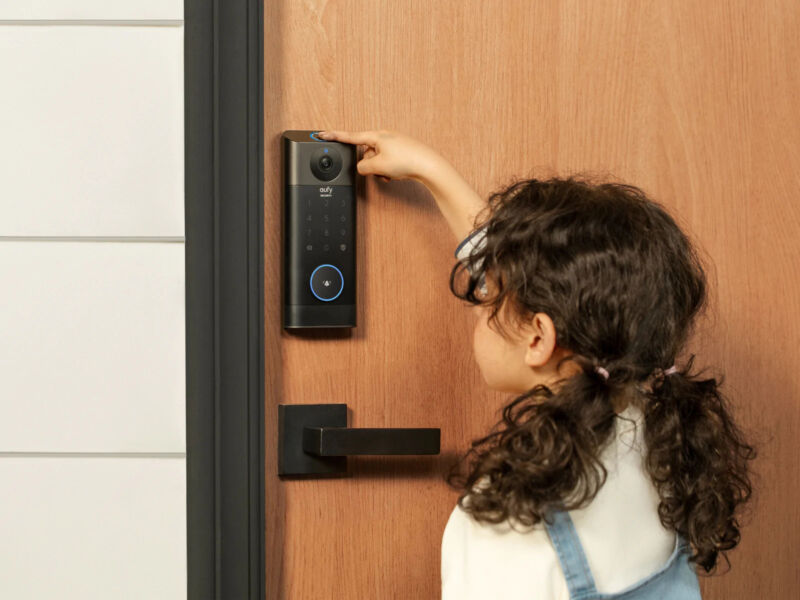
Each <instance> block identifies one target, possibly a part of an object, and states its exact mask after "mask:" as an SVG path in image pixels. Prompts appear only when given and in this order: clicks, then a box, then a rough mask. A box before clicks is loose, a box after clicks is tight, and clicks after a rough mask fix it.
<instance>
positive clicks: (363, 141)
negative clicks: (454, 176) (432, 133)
mask: <svg viewBox="0 0 800 600" xmlns="http://www.w3.org/2000/svg"><path fill="white" fill-rule="evenodd" d="M317 137H319V138H321V139H324V140H330V141H336V142H344V143H345V144H360V145H365V146H366V147H367V149H366V151H365V152H364V155H363V157H362V159H361V160H360V161H359V162H358V164H357V165H356V169H357V170H358V172H359V173H360V174H361V175H376V176H378V177H380V178H381V179H382V180H384V181H390V180H392V179H416V180H421V178H422V176H423V174H424V173H425V172H426V170H427V169H428V168H429V167H430V165H431V164H432V163H433V162H435V160H436V159H437V158H440V157H439V155H438V154H437V153H436V152H435V151H434V150H433V149H431V148H430V147H429V146H426V145H425V144H423V143H422V142H420V141H418V140H415V139H414V138H411V137H409V136H407V135H403V134H401V133H397V132H396V131H387V130H385V129H381V130H379V131H358V132H349V131H320V132H318V133H317Z"/></svg>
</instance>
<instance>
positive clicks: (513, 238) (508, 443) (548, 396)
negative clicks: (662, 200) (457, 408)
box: [446, 176, 756, 573]
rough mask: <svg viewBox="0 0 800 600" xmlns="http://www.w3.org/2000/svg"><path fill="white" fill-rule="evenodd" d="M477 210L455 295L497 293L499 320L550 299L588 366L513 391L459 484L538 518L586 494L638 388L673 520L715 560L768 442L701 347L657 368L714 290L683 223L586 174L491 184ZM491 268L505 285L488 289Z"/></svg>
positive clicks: (475, 506) (477, 299)
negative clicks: (668, 371)
mask: <svg viewBox="0 0 800 600" xmlns="http://www.w3.org/2000/svg"><path fill="white" fill-rule="evenodd" d="M486 212H488V217H486V218H483V217H484V213H486ZM475 222H476V224H477V223H478V222H482V223H483V224H485V226H486V233H485V241H484V242H483V244H478V245H476V246H475V247H473V249H472V252H471V254H470V255H469V256H468V257H467V258H465V259H463V260H461V261H459V262H457V263H456V265H455V266H454V267H453V270H452V271H451V273H450V289H451V291H452V292H453V294H455V295H456V296H457V297H459V298H461V299H463V300H466V301H467V302H469V303H471V304H478V305H483V306H488V307H491V315H490V317H489V321H490V323H494V324H496V325H498V326H499V329H500V331H501V333H502V331H503V326H502V323H500V322H499V320H498V319H497V313H498V311H499V310H500V309H501V307H503V306H504V303H505V302H506V301H508V303H507V305H508V306H510V307H512V309H513V310H511V311H510V314H511V316H512V317H513V318H515V319H518V322H519V323H522V322H524V321H525V320H527V319H529V318H530V317H532V315H533V314H535V313H537V312H544V313H546V314H547V315H549V316H550V318H551V319H552V321H553V323H554V325H555V329H556V339H557V344H558V345H559V346H560V347H562V348H565V349H567V350H570V351H571V352H572V353H573V354H572V355H571V356H568V357H566V358H565V359H563V360H571V361H574V362H575V363H577V364H578V365H579V366H580V367H581V368H582V369H581V371H579V372H578V374H576V375H573V376H572V377H568V378H567V379H564V380H562V381H561V382H559V383H560V385H559V386H557V387H556V386H553V387H555V388H556V389H555V390H551V389H550V388H548V387H546V386H544V385H538V386H536V387H535V388H533V389H531V390H528V391H526V392H525V393H524V394H522V395H521V396H519V397H517V398H515V399H514V400H513V401H511V402H510V403H509V404H508V405H506V406H505V408H504V409H503V412H502V415H503V416H502V420H501V421H500V422H498V424H497V425H495V427H494V428H493V429H492V432H491V433H489V435H487V436H486V437H483V438H481V439H478V440H475V441H473V442H472V445H471V448H470V450H468V451H467V452H466V453H465V454H464V455H463V456H462V457H461V459H460V460H459V461H458V463H456V464H455V465H453V468H452V469H451V470H450V472H449V473H448V475H447V476H446V481H447V483H448V484H449V485H450V486H451V487H454V488H456V489H458V490H459V491H460V492H461V496H460V497H459V499H458V504H459V506H461V508H462V509H464V510H465V511H466V512H468V513H470V514H472V516H473V517H474V518H475V519H476V520H478V521H484V522H489V523H500V522H502V521H504V520H506V519H507V518H509V517H511V518H514V519H516V520H517V521H519V522H520V523H522V524H523V525H529V526H532V525H534V524H536V523H537V522H539V521H540V520H541V519H542V518H543V516H544V515H545V514H546V513H547V512H548V511H549V510H551V509H555V508H561V509H565V510H571V509H574V508H579V507H582V506H585V505H586V504H588V503H589V502H590V501H591V500H592V499H593V498H594V496H595V495H596V494H597V492H598V490H599V489H600V487H601V486H602V485H603V484H604V482H605V479H606V469H605V467H604V466H603V464H602V462H601V460H600V453H601V451H602V449H603V448H604V446H605V444H606V442H607V441H608V440H609V438H610V436H611V434H612V433H613V431H614V424H615V417H616V412H615V409H614V406H615V405H614V402H615V401H616V399H617V398H618V397H621V396H627V397H628V398H632V399H633V402H634V403H635V404H636V405H637V406H639V407H640V408H641V410H642V413H643V420H644V429H645V431H644V441H645V443H646V445H647V450H646V452H647V456H646V466H647V470H648V472H649V475H650V477H651V479H652V481H653V483H654V485H655V487H656V489H657V490H658V494H659V497H660V504H659V508H658V510H659V516H660V519H661V522H662V523H663V525H664V526H665V527H667V528H669V529H672V530H674V531H676V532H678V533H680V534H681V535H682V536H683V537H684V538H685V539H687V540H688V541H689V542H690V544H691V546H692V550H693V552H692V556H691V560H692V561H694V562H695V563H696V564H698V565H700V566H701V567H703V569H705V571H706V572H707V573H711V572H712V571H713V570H714V568H715V566H716V564H717V558H718V555H719V554H720V553H722V556H723V557H725V558H726V559H727V556H726V555H725V553H726V551H728V550H730V549H732V548H734V547H735V546H736V545H737V544H738V543H739V539H740V532H739V526H740V525H739V514H740V508H741V505H742V504H743V503H744V502H746V501H747V500H748V499H749V498H750V496H751V491H752V488H751V483H750V473H749V465H748V461H750V460H752V459H753V458H755V455H756V453H755V450H754V448H753V447H752V446H751V445H749V444H748V443H747V441H746V440H745V437H744V435H743V433H742V432H741V430H740V429H739V428H738V427H737V425H736V424H735V422H734V420H733V418H732V416H731V413H730V409H729V407H728V402H727V400H726V398H725V397H724V396H723V395H722V394H721V393H720V389H719V386H720V385H721V384H722V379H720V380H719V381H717V379H714V378H711V377H708V378H703V377H701V374H702V373H697V372H696V373H692V372H691V369H692V364H693V362H694V355H692V356H691V357H690V358H689V360H688V362H687V364H686V365H685V366H684V367H682V368H679V369H678V372H677V373H675V374H673V375H670V376H668V377H665V376H663V374H662V372H661V371H660V370H661V369H664V368H666V367H667V366H669V365H672V364H673V363H674V361H675V359H676V356H677V354H678V352H679V351H680V350H681V348H682V347H683V345H684V343H685V342H686V340H687V338H688V336H689V334H690V332H691V327H692V324H693V322H694V320H695V317H696V316H697V315H698V314H699V313H700V311H701V308H704V304H705V300H706V278H705V273H704V270H703V268H702V265H701V263H700V260H699V258H698V255H697V253H696V251H695V249H694V248H693V247H692V244H691V243H690V241H689V239H688V238H687V236H686V235H685V234H684V233H683V232H682V231H681V229H680V228H679V227H678V225H677V224H676V223H675V221H674V220H673V219H672V217H671V216H670V215H669V214H668V213H667V212H666V210H665V209H664V208H663V207H662V206H661V205H660V204H658V203H657V202H654V201H652V200H650V199H648V198H647V197H646V196H645V194H644V192H642V190H640V189H639V188H637V187H634V186H632V185H626V184H622V183H602V184H592V183H590V182H589V181H588V180H587V179H585V178H582V179H579V178H575V177H574V176H571V177H568V178H565V179H559V178H552V179H549V180H546V181H538V180H536V179H522V180H518V181H516V182H515V183H512V184H510V185H508V186H507V187H505V188H504V189H501V190H500V191H498V192H495V193H493V194H491V196H490V197H489V201H488V205H487V208H486V210H485V211H484V212H483V213H481V215H478V216H477V217H476V219H475ZM465 271H466V272H467V273H468V280H467V282H466V288H465V289H464V290H463V291H459V290H458V289H456V281H457V280H459V277H458V276H459V274H460V273H463V272H465ZM487 273H488V274H490V275H491V277H492V279H491V280H492V282H493V293H492V294H491V295H489V294H486V293H484V294H480V295H476V290H477V289H478V288H479V287H480V286H481V285H482V283H484V282H485V281H486V280H485V275H486V274H487ZM485 289H486V288H483V290H484V292H485ZM504 312H505V311H504ZM600 365H602V366H603V368H605V369H606V370H607V372H608V373H609V377H608V379H607V380H606V379H605V378H603V377H602V376H601V375H600V374H598V373H597V372H596V371H595V367H598V366H600ZM470 456H472V460H471V461H470V464H469V468H468V472H467V473H466V474H462V473H461V472H460V466H461V464H462V462H463V461H464V460H465V459H467V458H468V457H470ZM480 482H488V483H487V485H486V486H484V487H480V486H477V485H476V484H479V483H480ZM467 498H469V502H465V499H467Z"/></svg>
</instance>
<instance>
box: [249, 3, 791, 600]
mask: <svg viewBox="0 0 800 600" xmlns="http://www.w3.org/2000/svg"><path fill="white" fill-rule="evenodd" d="M264 12H265V24H264V26H265V36H264V38H265V127H266V131H265V147H266V151H265V160H266V168H265V174H266V190H265V194H264V196H265V203H266V206H265V211H264V212H265V229H264V231H265V239H266V247H265V253H266V260H265V263H266V274H265V281H266V282H267V285H266V286H265V287H266V291H265V301H266V306H265V311H266V318H265V323H266V345H267V347H266V379H267V380H266V390H267V395H266V402H267V406H266V411H265V412H266V424H265V426H266V439H267V446H266V464H267V473H266V494H267V506H266V513H267V519H266V544H267V546H266V547H267V555H266V561H267V564H266V572H267V582H266V583H267V597H268V598H290V599H306V598H331V599H349V598H381V599H382V598H437V597H438V596H439V590H440V573H439V565H440V543H441V536H442V532H443V529H444V526H445V523H446V521H447V518H448V516H449V514H450V512H451V510H452V508H453V506H454V503H455V500H456V493H455V492H454V491H452V490H449V489H448V488H447V486H446V484H445V483H444V481H443V475H444V473H445V472H446V469H447V467H449V465H450V464H451V462H452V461H453V460H455V458H456V457H457V455H458V454H459V453H461V452H462V451H463V450H465V449H466V448H467V447H468V444H469V441H470V440H472V439H474V438H476V437H478V436H480V435H482V434H483V433H485V432H486V430H488V428H489V427H490V426H491V425H492V424H493V423H494V422H495V421H496V420H497V419H498V418H499V410H500V409H501V407H502V406H503V404H504V403H505V402H506V401H507V400H508V399H509V398H507V397H505V396H504V395H502V394H498V393H494V392H491V391H489V390H487V389H486V387H485V385H484V384H483V381H482V379H481V376H480V373H479V371H478V369H477V366H476V365H475V364H474V361H473V358H472V345H471V344H472V327H473V323H472V317H471V315H470V313H469V312H468V311H467V309H466V308H465V307H464V306H463V305H462V304H461V303H460V301H458V300H457V299H456V298H454V297H452V296H450V295H449V290H448V285H447V277H448V274H449V271H450V268H451V266H452V264H453V261H454V257H453V251H454V248H455V246H456V243H457V241H458V240H456V239H454V238H453V237H452V235H451V234H450V233H449V229H448V227H447V225H446V223H445V221H444V219H443V218H442V217H441V216H440V215H439V213H438V211H437V209H436V207H435V205H434V203H433V200H432V198H431V196H430V195H429V194H428V193H427V190H425V188H424V187H421V186H420V185H418V184H416V183H412V182H408V181H405V182H397V181H395V182H390V183H383V182H378V181H376V180H375V179H374V178H372V177H370V178H368V179H366V180H363V179H362V180H361V181H360V184H361V186H360V189H359V198H358V221H357V226H358V244H357V261H358V273H359V281H358V291H357V301H358V327H357V328H356V329H354V330H352V331H348V332H341V331H325V332H317V333H311V334H305V335H297V334H292V335H289V334H287V333H285V332H283V331H282V329H281V327H280V299H281V296H280V285H279V282H280V256H281V254H280V251H281V250H280V231H281V222H280V219H279V215H280V208H279V206H280V189H279V184H278V183H277V182H278V181H280V173H279V164H280V160H279V151H280V149H279V144H278V140H279V137H280V133H281V132H282V131H283V130H285V129H322V128H329V129H349V130H361V129H378V128H386V129H396V130H399V131H402V132H405V133H408V134H410V135H413V136H416V137H418V138H420V139H422V140H424V141H425V142H427V143H429V144H430V145H432V146H433V147H435V148H437V149H438V150H439V151H440V152H441V153H442V154H443V155H444V156H446V157H447V158H448V159H449V160H450V161H451V162H452V163H453V164H454V165H455V166H456V167H457V168H458V169H459V170H460V171H461V172H462V173H464V174H465V176H466V177H467V179H468V180H470V181H471V182H472V183H473V184H474V186H475V188H476V189H477V190H478V192H479V193H481V194H482V195H483V196H484V197H485V196H486V195H488V193H489V192H490V191H491V190H493V189H495V188H496V187H498V186H500V185H501V184H503V183H506V182H508V181H509V180H510V179H511V178H514V177H522V176H532V175H537V176H543V175H547V174H553V173H557V174H566V173H570V172H575V171H591V172H595V173H597V172H601V173H608V174H609V177H610V178H615V179H620V180H623V181H626V182H629V183H633V184H636V185H639V186H641V187H643V188H644V189H645V191H647V192H648V193H650V194H651V195H652V196H653V197H654V198H656V199H657V200H660V201H662V202H663V203H665V204H666V205H667V206H668V207H669V208H670V209H672V210H673V212H674V213H676V214H677V215H678V216H679V219H680V220H681V222H682V223H683V225H684V226H685V228H686V229H687V230H688V231H689V232H690V233H691V234H692V235H693V236H694V238H695V239H696V240H697V241H698V243H699V244H700V246H701V247H702V248H703V250H704V251H705V253H706V254H707V255H708V256H709V257H710V259H711V260H712V261H713V263H714V264H715V265H716V267H715V269H714V270H713V271H712V272H711V273H710V275H711V284H712V298H711V299H712V311H711V313H710V314H709V316H710V317H711V318H710V319H707V320H706V321H704V323H703V325H702V327H701V328H700V330H699V331H698V334H697V335H696V336H695V338H694V341H693V342H692V350H694V351H696V352H698V353H699V359H698V362H699V363H700V364H707V365H709V366H712V367H715V368H716V371H715V372H717V373H719V372H725V373H726V374H727V379H726V384H725V385H726V387H725V388H724V389H727V391H728V393H729V395H730V396H731V397H732V398H734V399H735V401H736V402H737V403H738V405H739V406H740V407H741V409H740V415H741V418H742V420H743V421H744V423H745V425H746V426H747V427H748V428H749V429H751V430H753V431H755V432H756V433H757V434H758V435H759V438H758V439H759V441H760V442H761V458H760V459H759V460H758V465H757V467H758V470H759V476H760V479H759V480H758V482H757V498H756V503H755V504H754V508H753V512H752V515H751V516H750V518H749V519H748V520H747V521H746V525H745V527H744V529H743V536H742V543H741V545H740V547H739V548H737V549H736V550H735V551H734V552H733V553H732V554H731V560H732V565H733V568H732V571H731V572H730V573H729V574H727V575H724V576H722V577H715V578H711V579H703V580H702V587H703V591H704V597H705V598H710V599H722V598H726V599H751V598H779V597H795V596H796V595H797V594H798V593H800V592H799V591H800V570H798V569H797V567H796V559H795V557H794V550H796V549H797V548H798V547H800V514H798V509H797V508H796V505H797V503H796V498H797V497H798V495H799V493H800V484H798V443H797V441H796V432H797V431H798V429H799V428H800V402H798V384H797V383H796V382H795V381H794V377H793V373H794V372H795V371H796V366H797V364H798V362H800V345H798V342H800V322H799V321H798V317H797V315H798V314H800V293H799V292H800V283H799V282H798V266H797V265H798V261H797V256H798V255H800V236H798V235H797V234H798V233H799V232H800V229H798V225H799V224H800V208H799V207H800V203H798V201H797V197H798V189H800V177H799V176H798V174H799V173H800V143H799V142H800V128H798V123H799V122H800V109H798V107H799V106H800V103H798V98H800V70H798V68H797V67H798V64H800V44H799V43H798V40H800V4H798V3H797V2H794V1H793V0H773V1H767V2H758V3H755V2H748V1H746V0H740V1H737V2H727V1H726V2H689V1H686V2H683V1H674V2H673V1H670V2H663V1H662V2H659V1H655V0H653V1H650V2H626V1H624V0H610V1H607V2H596V1H594V0H585V1H580V2H576V1H570V2H531V1H529V0H521V1H510V0H505V1H503V2H500V1H497V2H494V1H488V0H487V1H479V0H436V1H434V0H430V1H428V2H424V1H419V0H416V1H413V0H386V1H382V2H370V1H360V2H358V1H347V2H346V1H342V2H326V1H312V0H307V1H304V2H297V1H290V0H268V1H267V2H266V3H265V11H264ZM321 402H343V403H347V404H348V406H349V408H350V409H351V421H350V426H352V427H441V430H442V438H441V440H442V454H441V455H439V456H436V457H405V458H391V457H360V458H356V459H353V458H351V459H350V471H351V476H350V477H349V478H347V479H335V480H305V481H283V480H280V479H279V478H278V477H277V476H276V461H277V459H276V442H277V422H276V421H277V405H278V404H279V403H291V404H301V403H321Z"/></svg>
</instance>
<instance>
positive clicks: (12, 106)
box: [0, 0, 186, 600]
mask: <svg viewBox="0 0 800 600" xmlns="http://www.w3.org/2000/svg"><path fill="white" fill-rule="evenodd" d="M183 151H184V150H183V3H182V0H138V1H135V2H131V1H130V0H17V1H10V0H3V1H0V340H1V342H0V598H3V599H4V600H18V599H28V598H31V599H37V600H40V599H44V598H58V599H59V600H72V599H80V600H90V599H95V598H97V599H103V600H109V599H114V600H117V599H123V598H132V599H133V598H135V599H137V600H142V599H147V600H151V599H161V598H164V599H171V600H173V599H179V598H185V597H186V441H185V440H186V431H185V422H186V419H185V377H186V375H185V332H184V320H185V309H184V306H185V302H184V300H185V298H184V216H183V211H184V202H183V189H184V181H183Z"/></svg>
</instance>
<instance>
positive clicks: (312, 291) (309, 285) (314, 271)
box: [308, 264, 344, 302]
mask: <svg viewBox="0 0 800 600" xmlns="http://www.w3.org/2000/svg"><path fill="white" fill-rule="evenodd" d="M322 267H331V268H333V269H336V272H337V273H339V277H341V278H342V287H340V288H339V292H338V293H337V294H336V295H335V296H334V297H333V298H320V297H319V296H317V293H316V292H315V291H314V285H313V284H312V283H311V282H312V281H313V280H314V273H316V272H317V271H318V270H319V269H321V268H322ZM308 287H310V288H311V293H312V294H314V297H316V298H317V300H322V301H323V302H330V301H331V300H336V299H337V298H338V297H339V296H340V295H341V294H342V290H343V289H344V275H342V272H341V271H340V270H339V269H338V268H337V267H335V266H333V265H329V264H324V265H319V266H318V267H317V268H316V269H314V270H313V271H311V277H309V278H308Z"/></svg>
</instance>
